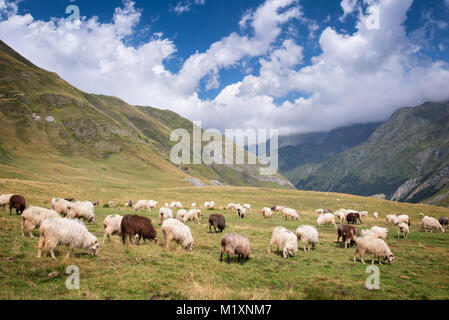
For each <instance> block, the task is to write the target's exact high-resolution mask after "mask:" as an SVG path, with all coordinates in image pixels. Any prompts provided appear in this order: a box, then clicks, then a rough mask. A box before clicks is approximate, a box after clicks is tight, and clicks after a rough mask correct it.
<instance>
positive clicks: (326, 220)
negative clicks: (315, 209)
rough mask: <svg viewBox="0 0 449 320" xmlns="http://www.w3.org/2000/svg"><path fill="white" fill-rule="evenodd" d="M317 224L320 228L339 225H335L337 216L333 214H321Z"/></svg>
mask: <svg viewBox="0 0 449 320" xmlns="http://www.w3.org/2000/svg"><path fill="white" fill-rule="evenodd" d="M316 223H317V225H318V227H322V226H325V225H333V226H335V227H336V226H337V223H335V216H334V215H333V214H332V213H324V214H320V216H319V217H318V218H317V219H316Z"/></svg>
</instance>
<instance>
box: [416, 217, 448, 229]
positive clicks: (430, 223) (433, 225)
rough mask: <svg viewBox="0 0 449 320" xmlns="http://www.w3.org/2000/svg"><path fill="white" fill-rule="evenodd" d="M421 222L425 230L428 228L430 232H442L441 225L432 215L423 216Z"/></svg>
mask: <svg viewBox="0 0 449 320" xmlns="http://www.w3.org/2000/svg"><path fill="white" fill-rule="evenodd" d="M421 222H422V225H421V227H422V228H423V229H424V230H425V231H426V232H427V230H430V232H432V231H433V230H435V231H441V232H444V228H443V226H442V225H441V224H440V223H439V222H438V220H437V219H435V218H433V217H428V216H425V217H424V218H422V220H421Z"/></svg>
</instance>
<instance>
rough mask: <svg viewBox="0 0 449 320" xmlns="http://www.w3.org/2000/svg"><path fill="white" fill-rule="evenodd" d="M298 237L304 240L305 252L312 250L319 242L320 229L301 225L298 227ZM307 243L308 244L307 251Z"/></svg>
mask: <svg viewBox="0 0 449 320" xmlns="http://www.w3.org/2000/svg"><path fill="white" fill-rule="evenodd" d="M296 237H297V238H298V240H301V241H302V244H303V247H304V252H307V251H308V252H310V251H311V250H312V249H315V244H317V243H318V230H317V229H315V228H314V227H312V226H308V225H304V226H299V227H298V229H296ZM306 244H307V246H308V249H307V251H306Z"/></svg>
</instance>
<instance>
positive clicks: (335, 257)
mask: <svg viewBox="0 0 449 320" xmlns="http://www.w3.org/2000/svg"><path fill="white" fill-rule="evenodd" d="M32 185H33V182H29V181H28V182H27V183H18V182H17V181H16V180H9V179H6V180H2V183H0V193H7V192H9V191H11V192H16V193H22V194H24V195H26V196H27V200H28V205H39V206H46V207H49V206H50V199H51V198H52V197H54V196H60V197H67V196H74V197H77V199H80V200H84V198H85V199H89V200H91V201H92V200H100V202H101V203H100V207H97V208H96V215H97V223H96V224H95V225H88V229H89V230H90V231H91V232H93V233H94V234H95V235H96V236H97V237H98V238H99V240H100V242H101V241H102V238H103V224H102V221H103V219H104V218H105V217H106V216H107V215H109V214H112V213H118V214H121V215H124V214H127V213H131V211H130V210H127V209H125V208H123V204H124V203H125V202H126V201H127V200H128V199H133V200H134V201H136V200H138V199H140V198H142V199H155V200H157V201H159V205H160V204H163V203H164V202H169V201H174V200H179V201H181V202H182V203H183V205H185V206H190V203H191V202H197V203H198V204H200V205H201V207H202V204H203V203H204V201H207V200H214V201H215V202H216V208H215V209H214V210H205V209H203V208H202V212H203V219H202V220H201V223H200V224H196V223H190V224H189V226H190V228H191V230H192V234H193V237H194V239H195V248H194V250H193V252H192V253H186V252H184V251H183V250H182V249H181V248H180V247H179V246H175V244H174V243H172V246H171V250H170V251H169V252H167V251H166V250H165V249H164V247H163V246H162V241H161V239H162V232H161V229H160V224H159V221H158V219H157V212H158V210H153V211H152V212H146V213H144V212H141V213H139V214H141V215H144V216H147V217H149V218H151V219H152V221H153V224H154V225H155V227H156V230H157V232H158V238H159V242H158V243H157V244H154V243H151V244H149V243H148V242H146V243H143V242H141V244H140V245H138V246H137V245H135V244H129V243H128V242H127V244H126V245H123V244H122V243H121V241H120V239H119V237H118V236H113V237H112V238H111V241H108V240H106V242H105V244H104V245H102V246H101V249H100V252H99V256H98V257H93V256H91V255H89V254H88V252H84V251H82V250H75V255H74V256H73V257H71V258H70V259H66V258H65V257H64V254H65V253H66V252H67V251H66V250H67V248H64V247H58V248H57V250H56V254H57V259H56V260H52V259H51V258H50V256H49V255H45V256H44V257H43V258H42V259H41V260H38V259H37V258H36V254H37V249H36V246H37V242H38V236H39V234H38V231H37V230H35V232H34V234H35V238H32V239H30V238H28V237H27V238H22V237H21V236H20V229H19V225H20V221H21V217H19V216H16V215H12V216H9V214H8V213H7V210H5V209H0V241H1V243H2V248H1V249H0V270H1V272H0V288H1V290H0V299H448V298H449V259H448V256H449V250H448V249H449V234H448V233H425V232H423V231H420V227H419V221H420V218H419V213H420V212H423V213H424V214H426V215H430V216H434V217H436V218H439V217H440V216H448V215H449V209H446V208H442V207H433V206H428V205H421V204H416V205H415V204H406V203H396V202H390V201H383V200H378V199H372V198H364V197H357V196H350V195H342V194H334V193H318V192H304V191H294V190H277V189H268V188H249V187H204V188H193V187H192V188H181V187H179V188H153V189H148V190H147V193H141V191H140V192H138V191H137V190H128V193H127V195H128V197H125V196H123V191H121V192H119V193H117V192H116V190H114V189H101V190H103V193H101V192H99V193H97V195H99V196H98V198H97V197H95V196H94V195H93V194H89V195H88V196H87V195H86V193H87V190H83V191H80V192H75V193H70V194H69V193H67V192H68V190H66V189H64V188H58V184H53V183H41V184H38V183H36V184H35V185H34V189H32ZM42 190H45V193H44V192H41V191H42ZM73 190H77V189H72V192H73ZM106 190H108V191H106ZM114 192H116V193H115V194H114ZM116 194H120V196H117V197H115V195H116ZM136 194H138V195H136ZM79 197H84V198H79ZM109 200H114V201H115V203H116V204H120V205H121V206H122V207H121V208H103V207H102V205H103V204H104V203H106V202H107V201H109ZM229 202H235V203H237V202H238V203H251V204H252V210H251V211H250V212H249V213H248V215H247V217H246V218H245V219H243V220H239V219H238V217H237V214H236V213H235V212H233V211H232V212H230V211H229V212H227V211H226V210H224V209H223V208H224V207H225V206H226V205H227V203H229ZM275 204H284V205H289V206H291V207H293V208H296V209H297V210H298V212H299V213H300V215H301V220H300V221H284V220H282V218H281V216H280V215H279V214H275V215H274V216H273V218H272V219H269V220H264V219H263V218H262V215H261V212H260V211H261V208H262V207H264V206H272V205H275ZM317 208H330V209H332V210H336V209H338V208H352V209H356V210H359V211H360V210H367V211H369V212H370V216H369V218H365V219H364V220H363V224H362V225H361V226H360V225H358V227H359V229H363V228H369V227H371V226H373V225H379V226H384V225H385V215H387V214H392V213H405V214H408V215H409V216H410V217H411V220H412V226H411V233H410V234H409V238H408V240H403V239H402V238H401V239H397V237H396V236H397V233H396V228H394V227H389V229H390V232H389V238H388V241H387V242H388V244H389V245H390V247H391V249H392V251H393V253H394V254H395V261H394V263H393V264H392V265H388V264H384V265H379V268H380V290H372V291H370V290H367V289H365V288H364V286H365V281H366V278H367V277H368V276H369V274H366V273H365V270H366V267H367V266H368V265H369V264H367V265H363V264H362V263H361V262H360V261H358V262H357V263H354V262H353V260H352V258H353V254H354V250H355V249H354V248H348V249H344V248H342V247H341V245H340V244H337V243H336V237H337V232H336V229H335V228H333V227H326V228H320V229H319V234H320V243H319V244H318V245H317V246H316V249H315V250H314V251H313V252H311V253H304V251H303V250H302V247H301V246H300V250H299V251H298V252H297V254H296V255H295V257H293V258H289V259H287V260H284V259H283V258H282V256H281V255H280V254H277V253H275V251H276V250H275V248H273V249H274V250H272V253H271V254H270V255H268V254H267V247H268V244H269V242H270V238H271V232H272V230H273V228H274V227H276V226H279V225H282V226H285V227H287V228H288V229H290V230H292V231H294V230H295V229H296V228H297V227H298V226H299V225H301V224H312V225H316V222H315V220H316V217H317V215H316V214H315V213H314V210H315V209H317ZM374 211H378V212H379V213H380V217H379V218H378V219H377V220H375V219H374V218H373V217H372V215H371V214H372V212H374ZM211 213H222V214H224V215H225V217H226V221H227V225H228V227H227V229H226V230H225V233H226V232H237V233H242V234H245V235H246V236H247V237H248V238H249V240H250V242H251V247H252V249H253V254H252V256H251V258H250V260H249V261H248V262H246V263H245V264H244V265H240V264H238V263H237V261H236V258H234V260H232V261H231V264H229V265H228V264H227V263H226V262H225V261H223V262H220V260H219V250H220V238H221V236H222V235H223V234H214V233H209V232H208V223H207V220H208V216H209V215H210V214H211ZM366 261H367V262H368V261H369V262H370V261H371V259H366ZM69 265H76V266H78V267H79V268H80V282H81V284H80V289H79V290H68V289H67V288H66V286H65V281H66V277H67V275H65V270H66V267H67V266H69ZM376 265H377V263H376Z"/></svg>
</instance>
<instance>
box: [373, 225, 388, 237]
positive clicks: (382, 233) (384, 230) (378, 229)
mask: <svg viewBox="0 0 449 320" xmlns="http://www.w3.org/2000/svg"><path fill="white" fill-rule="evenodd" d="M371 231H373V232H374V233H376V234H377V237H378V238H380V239H383V240H387V237H388V228H382V227H378V226H374V227H372V228H371Z"/></svg>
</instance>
